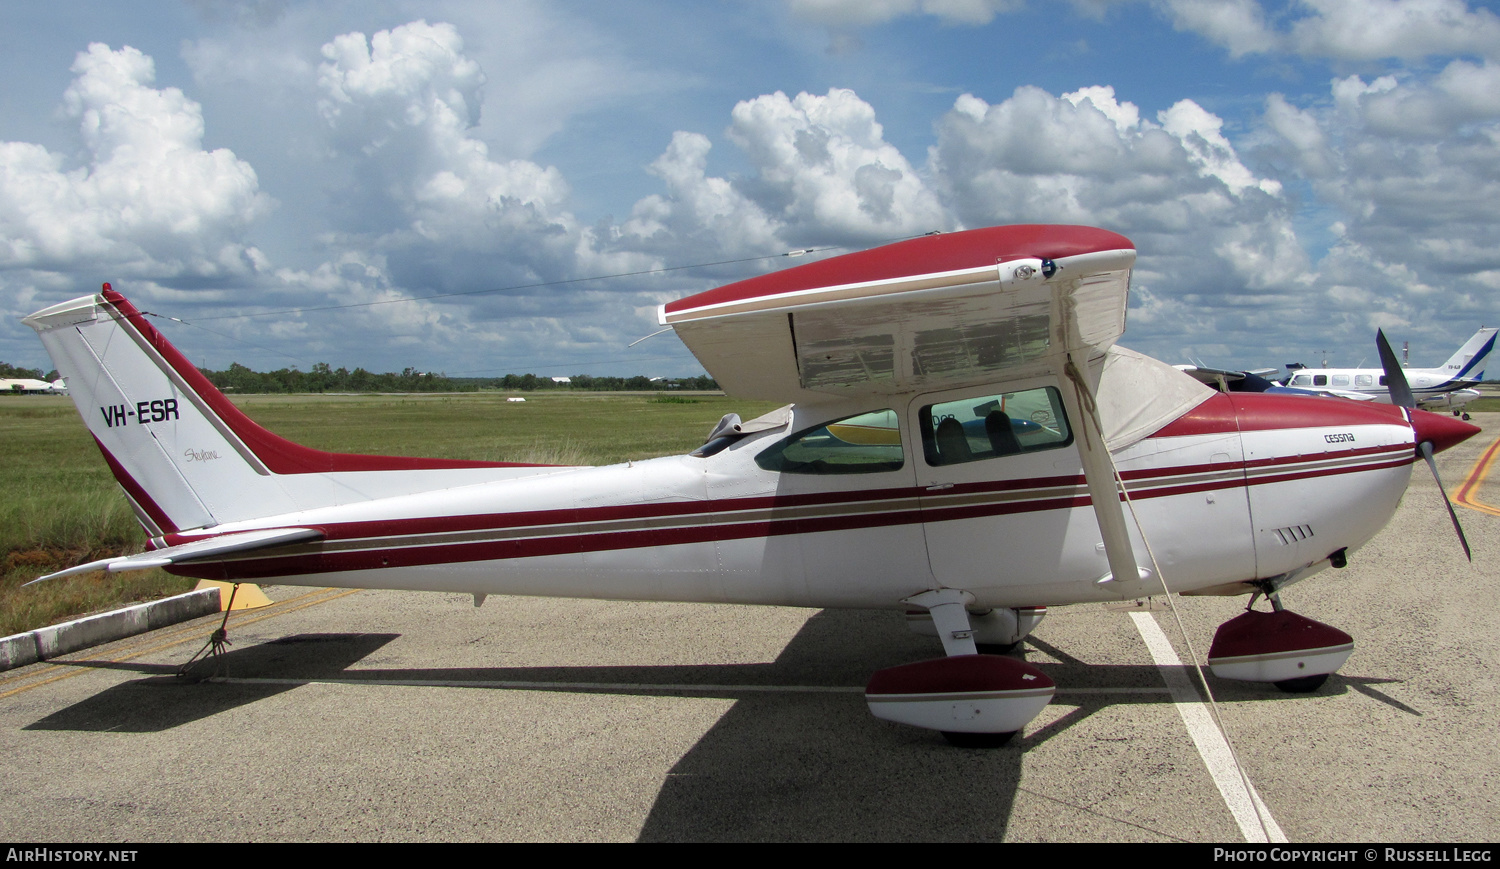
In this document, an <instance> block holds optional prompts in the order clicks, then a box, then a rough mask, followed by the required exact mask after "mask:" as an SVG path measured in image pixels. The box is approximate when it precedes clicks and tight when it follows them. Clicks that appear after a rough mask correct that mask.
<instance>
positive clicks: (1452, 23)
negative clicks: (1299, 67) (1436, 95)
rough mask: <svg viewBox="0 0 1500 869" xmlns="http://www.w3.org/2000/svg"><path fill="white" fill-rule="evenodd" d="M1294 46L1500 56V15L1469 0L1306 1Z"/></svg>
mask: <svg viewBox="0 0 1500 869" xmlns="http://www.w3.org/2000/svg"><path fill="white" fill-rule="evenodd" d="M1302 2H1303V4H1304V5H1305V6H1307V7H1310V8H1311V9H1312V12H1313V14H1311V15H1309V16H1307V17H1305V18H1301V19H1298V20H1296V21H1294V22H1293V23H1292V26H1291V30H1290V40H1289V41H1290V45H1291V47H1292V48H1293V49H1294V50H1295V51H1297V52H1299V53H1301V54H1303V55H1306V56H1309V57H1329V58H1336V59H1338V60H1349V61H1365V60H1378V59H1381V58H1400V59H1403V60H1420V59H1421V58H1424V57H1429V56H1432V55H1440V54H1474V55H1479V56H1483V57H1490V58H1495V57H1500V18H1497V17H1496V16H1495V14H1494V13H1493V12H1490V11H1489V10H1488V9H1479V10H1477V11H1470V10H1469V8H1468V6H1467V4H1465V3H1464V2H1463V0H1302Z"/></svg>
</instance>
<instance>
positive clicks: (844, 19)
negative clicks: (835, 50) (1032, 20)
mask: <svg viewBox="0 0 1500 869" xmlns="http://www.w3.org/2000/svg"><path fill="white" fill-rule="evenodd" d="M788 5H789V6H790V7H791V10H792V13H793V14H794V15H796V16H797V17H799V18H802V19H804V20H807V21H814V22H817V23H819V24H827V25H830V26H835V27H869V26H872V25H876V24H884V23H886V22H888V21H891V20H893V19H896V18H900V17H902V16H905V15H921V14H925V15H933V16H936V17H937V18H939V19H941V20H943V21H944V22H946V23H949V24H988V23H990V21H992V20H994V18H995V16H996V15H1000V14H1003V13H1005V12H1010V11H1013V10H1015V9H1019V8H1020V7H1021V6H1023V5H1024V2H1023V0H788Z"/></svg>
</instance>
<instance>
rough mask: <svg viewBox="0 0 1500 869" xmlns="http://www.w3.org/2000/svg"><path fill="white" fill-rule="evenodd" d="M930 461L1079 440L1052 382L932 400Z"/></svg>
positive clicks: (925, 425) (927, 433) (926, 419)
mask: <svg viewBox="0 0 1500 869" xmlns="http://www.w3.org/2000/svg"><path fill="white" fill-rule="evenodd" d="M920 422H921V429H922V452H923V455H924V456H925V457H926V459H927V464H929V465H934V466H936V465H956V464H961V463H963V462H975V461H980V460H983V459H994V458H999V457H1001V456H1008V455H1014V454H1017V453H1029V452H1036V451H1039V450H1050V449H1056V448H1058V447H1065V446H1067V445H1068V444H1071V443H1072V442H1073V432H1072V430H1071V429H1070V428H1069V427H1068V418H1067V415H1066V414H1065V413H1064V412H1063V405H1062V396H1061V395H1059V394H1058V392H1057V389H1056V388H1054V387H1051V386H1044V387H1039V388H1037V389H1027V390H1022V391H1020V392H1007V393H1003V394H1001V395H989V396H981V397H978V398H965V399H962V400H959V401H948V402H943V403H941V404H931V405H928V406H926V407H924V408H922V410H921V420H920Z"/></svg>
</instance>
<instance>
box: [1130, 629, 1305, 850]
mask: <svg viewBox="0 0 1500 869" xmlns="http://www.w3.org/2000/svg"><path fill="white" fill-rule="evenodd" d="M1130 618H1131V620H1132V621H1134V622H1135V627H1136V630H1138V631H1140V632H1141V639H1143V640H1145V641H1146V648H1147V649H1148V650H1150V652H1151V659H1152V660H1154V661H1155V662H1156V667H1157V669H1158V670H1160V671H1161V677H1162V680H1163V681H1165V682H1166V683H1167V687H1168V688H1169V689H1170V690H1171V692H1172V700H1173V704H1174V705H1175V706H1176V707H1177V713H1178V714H1179V715H1181V716H1182V723H1183V724H1185V725H1187V731H1188V735H1189V736H1191V737H1192V738H1193V745H1195V746H1197V748H1198V755H1199V756H1200V757H1202V758H1203V765H1204V766H1206V767H1208V774H1209V775H1210V776H1212V777H1213V780H1214V784H1215V785H1216V786H1218V788H1219V794H1220V795H1221V796H1223V798H1224V804H1225V805H1226V806H1228V807H1229V812H1230V814H1232V815H1234V821H1235V823H1237V824H1239V825H1240V833H1242V834H1243V835H1244V837H1245V841H1246V842H1267V841H1268V837H1269V841H1270V842H1285V841H1286V840H1287V839H1286V834H1284V833H1282V832H1281V827H1279V826H1277V824H1276V819H1275V818H1273V817H1271V810H1270V809H1268V808H1266V804H1265V803H1263V802H1261V799H1260V794H1258V793H1256V792H1255V786H1254V785H1252V784H1250V779H1249V777H1248V776H1242V775H1241V770H1240V767H1239V764H1237V763H1235V761H1234V755H1233V754H1232V753H1231V752H1230V750H1229V743H1227V742H1225V741H1224V735H1223V734H1222V733H1220V732H1219V728H1218V727H1216V726H1214V721H1213V715H1212V713H1211V712H1210V711H1209V709H1208V706H1206V705H1205V704H1204V702H1203V697H1202V695H1200V694H1199V693H1198V689H1197V688H1195V687H1193V683H1192V682H1191V681H1189V680H1188V677H1187V674H1186V673H1185V672H1184V671H1183V664H1182V659H1181V658H1178V657H1177V652H1176V650H1175V649H1173V648H1172V642H1171V641H1170V640H1168V639H1167V635H1166V634H1164V633H1162V630H1161V627H1160V626H1159V625H1157V624H1156V619H1153V618H1152V617H1151V614H1150V613H1140V612H1136V613H1131V614H1130ZM1247 790H1248V793H1247ZM1257 811H1258V812H1259V817H1257ZM1262 825H1264V827H1262Z"/></svg>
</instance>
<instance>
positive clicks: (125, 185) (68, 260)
mask: <svg viewBox="0 0 1500 869" xmlns="http://www.w3.org/2000/svg"><path fill="white" fill-rule="evenodd" d="M72 71H73V72H74V73H75V74H76V76H77V77H76V78H75V79H74V81H73V84H72V86H71V87H69V88H68V90H67V92H66V93H65V94H64V95H63V109H64V111H65V113H66V115H67V116H68V117H70V118H73V119H75V120H76V121H77V122H78V129H79V135H80V139H81V142H82V145H83V150H84V152H85V153H86V155H87V156H86V158H85V160H84V162H83V165H77V166H71V165H70V161H69V159H68V158H67V157H65V156H64V155H62V154H57V153H53V152H50V151H48V150H47V149H45V148H43V147H42V146H40V145H36V144H31V143H27V142H4V143H0V267H4V268H9V269H17V268H23V269H37V270H63V269H76V268H79V267H80V266H91V267H94V268H108V269H109V270H110V272H111V273H112V274H115V275H116V276H132V277H143V278H151V279H156V280H167V279H172V278H180V277H185V276H195V277H200V278H217V277H224V276H230V275H245V274H249V273H252V272H254V271H256V270H257V269H258V268H260V267H262V266H263V265H264V262H263V260H264V257H263V256H262V255H261V254H260V252H259V251H258V250H256V249H255V248H254V247H252V246H249V245H247V244H246V243H245V242H244V233H245V230H246V229H247V227H249V226H250V224H251V223H252V222H253V221H255V220H256V219H257V218H258V217H260V216H262V215H263V214H265V213H266V212H267V211H268V210H269V209H270V207H271V205H272V202H271V200H270V198H269V197H267V196H266V195H265V194H263V193H261V192H260V190H259V188H258V181H257V178H256V174H255V170H254V169H253V168H252V167H251V166H250V164H248V163H246V162H244V161H243V160H240V159H239V158H237V157H236V156H235V155H234V153H233V152H231V151H229V150H227V149H224V148H220V149H217V150H213V151H206V150H204V149H203V112H202V110H201V108H200V107H199V105H198V103H196V102H194V101H193V100H191V99H188V98H187V97H186V96H185V95H183V93H182V92H181V91H180V90H178V89H176V88H163V89H157V88H153V87H151V84H152V82H153V81H154V79H155V68H154V65H153V63H152V60H151V58H149V57H147V56H146V55H144V54H142V53H141V52H139V51H137V50H136V49H134V48H130V47H128V46H127V47H124V48H121V49H120V50H118V51H115V50H111V49H110V48H109V47H108V46H106V45H102V44H99V43H95V44H93V45H90V46H89V48H88V50H87V51H84V52H81V53H80V54H79V55H78V58H77V60H76V61H75V62H74V64H73V68H72Z"/></svg>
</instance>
